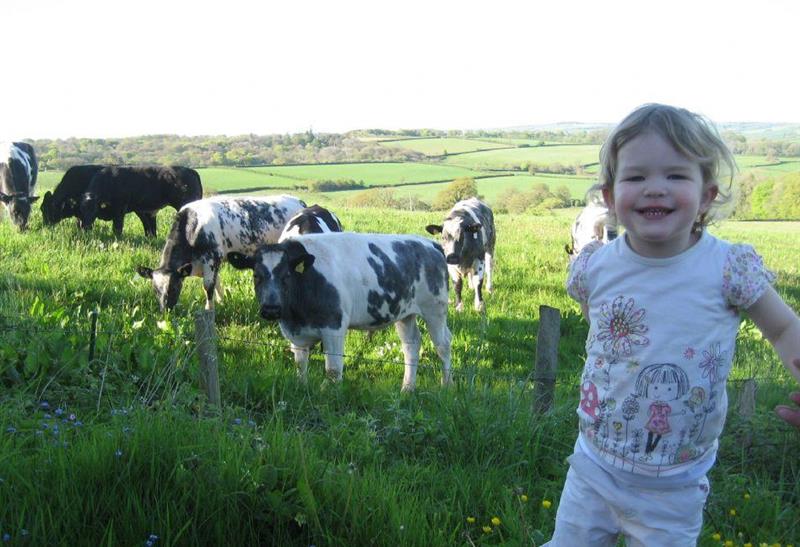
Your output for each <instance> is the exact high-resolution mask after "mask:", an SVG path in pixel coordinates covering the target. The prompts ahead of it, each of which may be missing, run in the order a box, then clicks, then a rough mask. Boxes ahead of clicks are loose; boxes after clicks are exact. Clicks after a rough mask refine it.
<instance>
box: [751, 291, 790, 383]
mask: <svg viewBox="0 0 800 547" xmlns="http://www.w3.org/2000/svg"><path fill="white" fill-rule="evenodd" d="M746 313H747V315H748V316H749V317H750V319H752V320H753V322H754V323H755V324H756V326H757V327H758V328H759V330H760V331H761V333H762V334H763V335H764V337H765V338H766V339H767V340H769V342H770V343H771V344H772V346H773V347H774V348H775V351H776V352H777V353H778V355H779V356H780V358H781V361H783V364H784V366H785V367H786V369H787V370H788V371H789V372H791V373H792V376H794V378H795V380H797V382H798V383H800V368H798V367H797V366H796V365H795V361H797V360H800V318H798V317H797V314H796V313H795V312H794V310H792V308H790V307H789V306H788V305H787V304H786V302H784V301H783V299H782V298H781V297H780V295H779V294H778V293H777V292H775V289H773V288H772V287H771V286H768V287H767V289H766V290H765V291H764V294H762V295H761V297H760V298H759V299H758V300H756V302H755V304H753V305H752V306H750V307H749V308H747V310H746Z"/></svg>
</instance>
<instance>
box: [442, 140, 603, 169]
mask: <svg viewBox="0 0 800 547" xmlns="http://www.w3.org/2000/svg"><path fill="white" fill-rule="evenodd" d="M599 151H600V146H598V145H592V144H579V145H568V144H565V145H555V146H535V147H530V148H512V149H504V150H489V151H486V152H475V153H473V154H459V155H457V156H451V157H447V158H445V159H444V163H446V164H448V165H459V166H462V167H469V168H470V169H502V168H504V167H507V166H518V165H522V164H525V163H538V164H540V165H551V164H554V163H560V164H562V165H565V166H570V165H576V164H577V165H587V164H591V163H596V162H597V158H598V153H599Z"/></svg>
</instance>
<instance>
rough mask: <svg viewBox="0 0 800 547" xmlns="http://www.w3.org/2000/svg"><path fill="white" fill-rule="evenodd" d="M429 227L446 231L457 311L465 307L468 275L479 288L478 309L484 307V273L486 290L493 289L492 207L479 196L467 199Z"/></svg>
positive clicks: (431, 231)
mask: <svg viewBox="0 0 800 547" xmlns="http://www.w3.org/2000/svg"><path fill="white" fill-rule="evenodd" d="M425 229H426V230H427V231H428V233H429V234H434V235H435V234H439V233H441V234H442V247H444V254H445V257H446V259H447V269H448V271H449V272H450V277H451V278H452V279H453V283H454V285H455V287H454V288H455V292H456V311H462V310H463V309H464V304H463V302H461V288H462V287H463V285H464V278H465V277H466V278H467V281H468V283H469V286H470V288H472V289H475V309H476V310H478V311H480V310H482V309H483V293H482V288H483V279H484V275H485V277H486V290H487V291H488V292H490V293H491V292H492V269H493V268H494V245H495V235H496V234H495V230H494V215H493V214H492V210H491V209H490V208H489V206H488V205H486V204H485V203H483V202H482V201H480V200H479V199H477V198H469V199H465V200H462V201H459V202H458V203H456V204H455V205H454V206H453V208H452V209H450V212H449V213H448V214H447V217H446V218H445V219H444V223H443V224H441V225H439V224H429V225H428V226H426V227H425Z"/></svg>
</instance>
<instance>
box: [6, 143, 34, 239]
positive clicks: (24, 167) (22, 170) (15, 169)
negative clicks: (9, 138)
mask: <svg viewBox="0 0 800 547" xmlns="http://www.w3.org/2000/svg"><path fill="white" fill-rule="evenodd" d="M38 175H39V164H38V163H37V161H36V153H35V152H34V151H33V146H31V145H30V144H28V143H26V142H11V143H3V144H0V201H2V202H3V203H4V204H5V206H6V208H7V209H8V212H9V214H10V215H11V222H13V223H14V225H15V226H16V227H17V228H19V230H20V231H22V230H25V228H27V227H28V217H29V216H30V214H31V203H33V202H34V201H36V200H37V199H39V197H38V196H34V195H33V192H34V189H35V187H36V178H37V177H38Z"/></svg>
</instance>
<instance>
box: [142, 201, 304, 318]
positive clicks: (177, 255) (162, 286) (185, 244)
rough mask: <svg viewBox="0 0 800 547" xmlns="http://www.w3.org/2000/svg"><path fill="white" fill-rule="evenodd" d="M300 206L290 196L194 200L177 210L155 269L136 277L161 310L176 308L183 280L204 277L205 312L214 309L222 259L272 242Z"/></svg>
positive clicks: (253, 250) (218, 291) (248, 251)
mask: <svg viewBox="0 0 800 547" xmlns="http://www.w3.org/2000/svg"><path fill="white" fill-rule="evenodd" d="M305 205H306V204H305V203H303V202H302V201H301V200H299V199H297V198H296V197H294V196H289V195H281V196H267V197H259V198H248V197H239V198H226V197H221V196H216V197H213V198H208V199H201V200H198V201H193V202H191V203H188V204H186V205H184V206H183V207H182V208H181V210H180V211H178V214H177V215H176V218H175V221H174V222H173V223H172V228H171V230H170V233H169V236H167V242H166V244H165V245H164V250H163V251H162V253H161V263H160V264H159V266H158V269H156V270H153V269H151V268H147V267H145V266H139V267H138V268H137V272H138V273H139V275H141V276H142V277H144V278H147V279H151V280H152V282H153V288H154V289H155V292H156V298H158V304H159V306H160V307H161V311H164V310H166V309H172V308H173V307H175V304H177V302H178V297H179V296H180V294H181V287H182V286H183V280H184V279H185V278H186V276H188V275H196V276H198V277H202V278H203V288H204V289H205V293H206V309H207V310H210V309H213V308H214V298H213V297H214V291H215V290H216V293H217V298H221V296H222V291H221V288H220V283H219V269H220V266H221V265H222V262H223V260H225V256H226V255H227V254H228V253H229V252H232V251H238V252H242V253H254V252H255V250H256V249H257V248H258V247H259V246H261V245H263V244H265V243H275V242H276V241H278V237H279V236H280V234H281V232H282V231H283V228H284V226H285V225H286V222H287V221H288V220H289V218H290V217H291V216H292V215H293V214H294V213H295V212H297V211H299V210H300V209H302V208H303V207H305Z"/></svg>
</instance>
